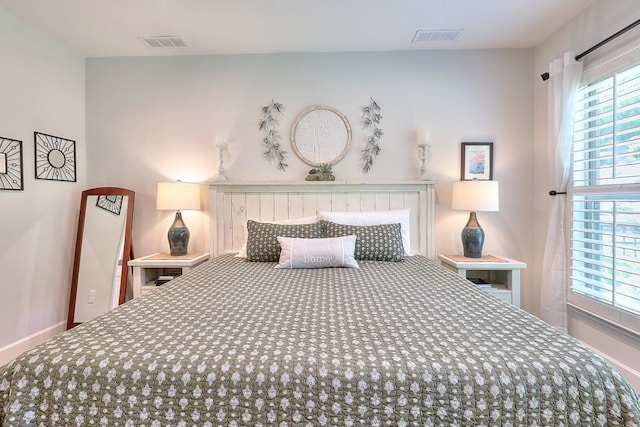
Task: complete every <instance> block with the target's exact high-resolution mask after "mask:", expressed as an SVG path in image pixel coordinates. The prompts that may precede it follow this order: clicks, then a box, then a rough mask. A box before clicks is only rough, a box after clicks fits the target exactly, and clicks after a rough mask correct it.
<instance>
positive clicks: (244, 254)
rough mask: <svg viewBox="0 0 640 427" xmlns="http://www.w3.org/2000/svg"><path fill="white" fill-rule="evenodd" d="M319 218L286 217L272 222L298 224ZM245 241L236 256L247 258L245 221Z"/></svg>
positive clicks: (313, 221)
mask: <svg viewBox="0 0 640 427" xmlns="http://www.w3.org/2000/svg"><path fill="white" fill-rule="evenodd" d="M318 221H319V219H318V217H317V216H316V215H314V216H304V217H302V218H293V219H285V220H282V221H274V222H271V224H292V225H296V224H314V223H316V222H318ZM261 222H267V221H261ZM243 228H244V242H243V243H242V247H241V248H240V251H239V252H238V253H237V254H236V257H238V258H246V257H247V223H246V222H245V223H244V227H243Z"/></svg>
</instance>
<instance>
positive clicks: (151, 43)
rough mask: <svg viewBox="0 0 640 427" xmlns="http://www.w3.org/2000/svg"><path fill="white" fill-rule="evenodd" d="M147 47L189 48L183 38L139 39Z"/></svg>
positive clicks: (151, 37)
mask: <svg viewBox="0 0 640 427" xmlns="http://www.w3.org/2000/svg"><path fill="white" fill-rule="evenodd" d="M138 38H139V39H140V40H142V42H143V43H144V44H146V45H147V47H153V48H156V47H189V43H187V41H186V40H185V39H183V38H182V36H149V37H138Z"/></svg>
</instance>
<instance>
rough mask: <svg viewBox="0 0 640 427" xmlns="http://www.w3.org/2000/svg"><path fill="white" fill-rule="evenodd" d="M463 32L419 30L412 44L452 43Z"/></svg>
mask: <svg viewBox="0 0 640 427" xmlns="http://www.w3.org/2000/svg"><path fill="white" fill-rule="evenodd" d="M461 31H462V30H418V31H416V33H415V35H414V36H413V40H411V43H419V42H451V41H454V40H456V39H457V38H458V36H459V35H460V32H461Z"/></svg>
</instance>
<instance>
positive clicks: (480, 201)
mask: <svg viewBox="0 0 640 427" xmlns="http://www.w3.org/2000/svg"><path fill="white" fill-rule="evenodd" d="M499 199H500V197H499V191H498V181H478V180H473V181H460V182H455V183H454V184H453V195H452V197H451V208H452V209H456V210H462V211H474V212H475V211H497V210H499V209H500V200H499Z"/></svg>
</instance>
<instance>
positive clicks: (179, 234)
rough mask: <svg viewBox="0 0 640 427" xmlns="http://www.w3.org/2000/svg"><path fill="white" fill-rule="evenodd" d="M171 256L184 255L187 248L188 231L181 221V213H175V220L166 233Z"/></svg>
mask: <svg viewBox="0 0 640 427" xmlns="http://www.w3.org/2000/svg"><path fill="white" fill-rule="evenodd" d="M167 237H168V238H169V250H170V253H171V256H180V255H186V254H187V249H188V247H189V229H188V228H187V226H186V225H185V224H184V221H182V213H180V211H178V212H176V218H175V220H174V221H173V224H171V227H170V228H169V232H168V233H167Z"/></svg>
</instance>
